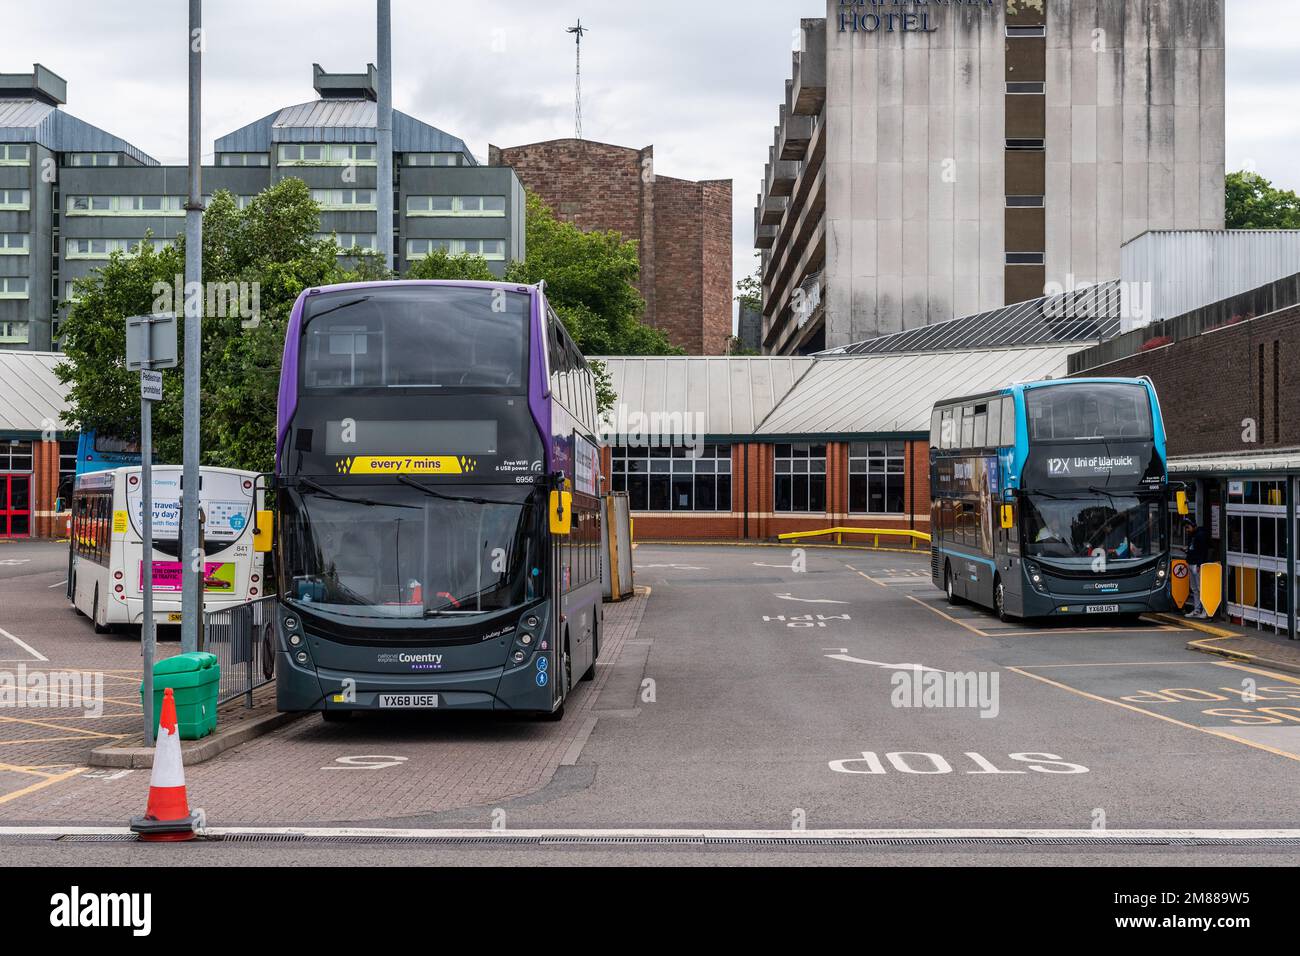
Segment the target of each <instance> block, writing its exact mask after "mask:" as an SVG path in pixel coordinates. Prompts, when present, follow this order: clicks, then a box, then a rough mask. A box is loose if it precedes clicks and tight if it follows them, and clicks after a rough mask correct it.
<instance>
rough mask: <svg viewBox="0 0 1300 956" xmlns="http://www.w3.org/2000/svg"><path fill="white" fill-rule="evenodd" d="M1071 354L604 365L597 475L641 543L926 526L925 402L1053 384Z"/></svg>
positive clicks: (1039, 350) (1067, 349)
mask: <svg viewBox="0 0 1300 956" xmlns="http://www.w3.org/2000/svg"><path fill="white" fill-rule="evenodd" d="M1077 348H1078V346H1077V345H1069V344H1067V345H1061V344H1046V345H1028V346H1023V347H1011V348H994V349H982V350H975V351H944V352H928V353H926V352H892V353H877V354H872V355H862V356H858V355H854V356H834V357H832V356H826V357H795V356H788V357H785V356H783V357H775V356H761V357H730V358H708V357H692V358H673V357H654V358H641V357H638V358H608V359H603V360H602V361H604V362H606V363H607V367H608V369H609V371H610V374H611V377H612V379H613V384H614V389H615V391H616V392H617V393H618V396H619V403H618V406H617V407H616V409H615V411H614V413H613V416H612V418H611V420H610V423H609V424H610V426H611V428H610V434H609V435H607V436H606V437H607V439H608V442H609V446H610V447H609V448H607V449H606V451H605V462H604V470H605V473H606V474H607V475H609V476H610V483H611V487H612V490H615V491H626V492H627V493H628V495H629V498H630V499H631V500H630V505H631V510H632V513H633V515H634V517H635V519H636V529H637V536H638V538H641V539H700V540H708V539H714V540H718V539H746V538H748V539H760V540H761V539H766V538H773V537H775V536H776V535H779V534H782V533H784V532H787V531H810V530H815V529H820V528H828V527H832V526H835V525H846V524H847V525H854V526H859V527H861V526H868V527H873V528H893V529H913V530H918V531H928V530H929V528H930V487H929V429H930V411H931V409H932V407H933V405H934V403H935V401H937V400H939V399H943V398H948V397H950V396H951V395H952V394H958V393H962V394H965V393H974V392H978V391H981V390H986V389H992V388H998V387H1001V386H1003V385H1006V384H1009V383H1011V382H1016V381H1029V380H1033V379H1040V378H1045V377H1047V376H1058V377H1059V376H1063V375H1064V374H1065V371H1066V362H1067V359H1068V356H1069V355H1070V353H1071V352H1073V351H1075V350H1076V349H1077ZM896 543H897V542H896Z"/></svg>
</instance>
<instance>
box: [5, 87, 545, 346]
mask: <svg viewBox="0 0 1300 956" xmlns="http://www.w3.org/2000/svg"><path fill="white" fill-rule="evenodd" d="M312 69H313V85H314V87H315V90H316V94H317V98H316V99H315V100H312V101H309V102H306V103H299V104H296V105H293V106H286V107H283V108H281V109H278V110H275V111H274V112H271V113H269V114H267V115H266V116H264V117H262V118H261V119H259V120H257V121H256V122H253V123H250V124H249V125H247V126H244V127H242V128H240V129H237V130H235V131H234V132H232V133H229V134H227V135H225V136H222V137H220V138H218V139H217V141H216V144H215V157H214V159H215V164H214V165H212V166H205V167H204V168H203V192H204V194H205V196H211V195H212V194H213V193H215V192H216V191H217V190H221V189H225V190H229V191H230V192H231V193H233V194H234V195H235V196H236V198H237V200H238V202H239V203H240V205H241V206H243V205H246V204H247V203H248V202H249V201H250V200H251V199H252V198H253V197H254V196H256V195H257V194H258V193H259V192H261V191H262V190H264V189H266V188H268V187H269V186H270V185H272V184H273V183H276V182H278V181H280V180H281V179H283V178H284V177H286V176H295V177H297V178H299V179H301V180H303V181H304V182H305V183H306V184H307V185H308V187H310V189H311V193H312V197H313V198H314V199H315V200H316V202H317V203H318V204H319V205H320V208H321V223H320V230H321V232H320V235H322V236H328V235H334V236H335V237H336V241H337V242H338V244H339V246H340V251H341V253H342V254H346V253H347V252H349V251H355V250H359V249H375V248H377V245H378V236H379V229H380V224H379V223H378V222H377V217H378V211H377V203H376V195H375V192H376V185H377V171H378V170H377V162H376V156H375V142H376V136H375V123H376V117H377V109H376V100H377V96H376V85H375V81H376V77H375V69H374V67H373V66H370V67H369V68H368V70H367V72H365V73H327V72H325V71H324V70H323V69H321V67H320V66H319V65H315V66H313V68H312ZM65 98H66V84H65V83H64V82H63V80H62V79H60V78H59V77H57V76H55V75H54V74H53V73H50V71H48V70H46V69H44V68H43V67H40V66H38V67H36V68H35V71H34V72H33V73H32V74H31V75H17V76H14V75H4V74H0V347H4V348H24V347H25V348H32V349H39V350H47V349H50V348H51V347H52V346H53V344H54V341H55V339H56V338H57V329H56V325H57V320H58V315H59V310H60V308H61V306H63V305H64V304H66V303H67V302H68V301H69V300H70V299H71V298H72V296H73V295H74V294H75V293H74V283H75V280H76V279H78V278H80V277H82V276H85V275H88V274H89V273H90V272H91V271H93V270H94V269H96V268H98V267H99V266H101V265H103V263H104V262H105V261H106V260H107V259H108V258H109V256H111V255H112V254H113V253H114V252H116V251H122V252H128V253H129V252H132V251H134V250H136V249H138V248H139V244H140V243H141V242H142V241H145V240H146V237H148V241H150V242H153V243H155V244H163V243H168V242H171V241H173V240H174V239H175V238H176V237H178V236H181V235H183V234H184V232H185V208H184V207H185V196H186V194H187V192H188V184H187V169H186V167H184V166H161V165H159V164H158V163H157V161H156V160H154V159H153V158H151V157H149V156H147V155H146V154H144V153H143V152H141V151H140V150H138V149H136V148H135V147H134V146H132V145H131V144H129V143H127V142H125V141H124V140H121V139H118V138H117V137H114V136H111V135H109V134H108V133H105V132H103V131H102V130H98V129H96V128H95V127H93V126H90V125H89V124H86V123H83V122H81V121H80V120H77V119H75V118H74V117H72V116H70V115H68V114H67V113H65V112H64V111H63V110H61V109H59V107H60V106H61V105H62V103H63V102H64V100H65ZM393 154H394V156H393V175H394V184H393V185H394V200H393V222H392V224H391V226H390V228H392V230H393V233H394V243H393V249H394V258H395V260H396V266H397V269H398V271H399V272H402V271H405V269H406V268H408V267H409V265H410V264H411V263H412V262H414V261H416V260H418V259H420V258H423V257H424V256H425V255H427V254H429V253H430V252H432V251H433V250H435V249H441V250H444V251H447V252H449V253H452V254H461V253H469V254H473V255H480V256H482V257H483V258H485V259H486V260H487V262H488V265H489V267H490V268H491V269H492V271H493V272H494V273H496V274H497V275H501V274H503V273H504V271H505V268H506V265H507V264H508V263H509V262H510V261H512V260H515V259H521V258H523V256H524V192H523V187H522V186H521V184H520V182H519V179H518V177H516V176H515V174H514V172H513V171H512V170H510V169H508V168H492V167H487V166H482V165H479V163H478V162H477V160H476V159H475V158H474V156H473V154H472V153H471V152H470V151H469V148H468V147H467V146H466V145H465V143H464V141H463V140H461V139H458V138H457V137H455V136H452V135H450V134H448V133H445V132H443V131H442V130H440V129H437V128H435V127H433V126H430V125H428V124H427V123H423V122H421V121H419V120H417V119H414V118H413V117H411V116H408V115H407V114H405V113H402V112H400V111H397V110H394V111H393Z"/></svg>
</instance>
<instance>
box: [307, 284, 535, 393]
mask: <svg viewBox="0 0 1300 956" xmlns="http://www.w3.org/2000/svg"><path fill="white" fill-rule="evenodd" d="M528 306H529V296H528V295H527V294H524V293H518V292H510V291H505V290H499V289H489V288H460V287H456V286H421V287H409V286H408V287H406V288H393V289H373V290H368V291H366V292H362V293H358V292H340V293H335V294H332V295H327V296H326V295H322V296H318V297H316V298H314V299H313V300H311V302H310V304H309V307H308V308H309V312H308V314H307V316H306V320H305V324H304V332H303V349H302V351H303V358H302V381H303V385H304V387H306V388H492V389H502V390H508V391H522V390H523V388H524V385H525V382H526V377H525V373H526V369H527V350H528Z"/></svg>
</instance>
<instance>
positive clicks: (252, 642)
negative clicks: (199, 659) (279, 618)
mask: <svg viewBox="0 0 1300 956" xmlns="http://www.w3.org/2000/svg"><path fill="white" fill-rule="evenodd" d="M274 603H275V598H274V597H264V598H259V599H258V600H256V601H250V602H248V603H247V604H237V605H235V606H233V607H228V608H222V609H221V610H219V611H205V612H204V614H203V628H202V633H201V634H200V635H199V642H200V643H199V650H201V651H207V652H208V653H209V654H215V655H216V656H217V662H218V663H219V664H220V665H221V684H220V686H219V687H218V690H217V704H218V705H221V704H224V703H226V702H227V701H231V700H234V699H235V698H237V697H244V698H246V699H245V702H244V706H246V707H252V706H253V691H254V690H255V689H256V688H258V687H261V686H262V685H263V684H269V683H270V682H271V681H272V680H274V679H275V633H274V630H273V628H274V624H273V621H274V617H273V616H272V610H273V607H274Z"/></svg>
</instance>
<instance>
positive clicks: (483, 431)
mask: <svg viewBox="0 0 1300 956" xmlns="http://www.w3.org/2000/svg"><path fill="white" fill-rule="evenodd" d="M596 423H597V403H596V393H595V387H594V379H593V377H592V374H591V372H590V370H589V369H588V367H587V363H586V361H585V360H584V359H583V357H582V354H581V352H579V350H578V348H577V347H576V346H575V345H574V343H573V340H572V339H571V338H570V337H569V334H568V332H567V331H566V330H565V328H564V326H563V324H562V323H561V322H560V320H559V319H558V318H557V317H556V315H555V312H554V311H553V310H552V309H551V307H550V306H549V305H548V303H547V301H546V295H545V291H544V288H543V287H541V286H524V285H516V284H510V283H499V282H450V281H448V282H412V281H403V282H380V283H362V284H349V285H338V286H328V287H323V288H315V289H308V290H306V291H305V292H303V294H302V295H301V296H300V297H299V298H298V300H297V302H296V303H295V305H294V308H293V312H292V314H291V316H290V319H289V323H288V329H287V335H286V340H285V347H284V363H283V367H282V371H281V380H280V394H279V423H278V429H277V436H276V474H275V493H276V500H277V502H278V520H277V527H276V529H275V532H276V544H277V547H276V551H277V554H276V557H277V562H276V563H277V567H278V574H279V596H278V603H279V607H278V611H277V613H276V615H275V627H276V637H275V640H276V642H277V649H278V658H277V666H276V674H277V693H278V703H279V707H280V709H281V710H283V711H306V710H318V711H321V712H322V713H323V715H324V717H325V718H326V719H328V720H333V719H338V718H342V717H346V716H348V715H350V714H351V713H352V712H354V711H358V710H372V709H373V710H390V709H391V710H416V709H438V710H509V711H519V712H531V713H536V714H540V715H546V716H549V717H552V718H558V717H560V716H561V715H562V714H563V710H564V702H565V699H566V697H567V696H568V694H569V692H570V690H571V688H572V687H573V686H574V681H575V679H590V678H591V677H592V676H594V673H595V664H596V658H597V655H598V653H599V646H600V640H601V622H602V605H601V585H600V580H599V578H600V561H599V548H600V497H599V495H600V487H599V472H600V458H599V449H598V444H597V438H596V435H597V430H596Z"/></svg>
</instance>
